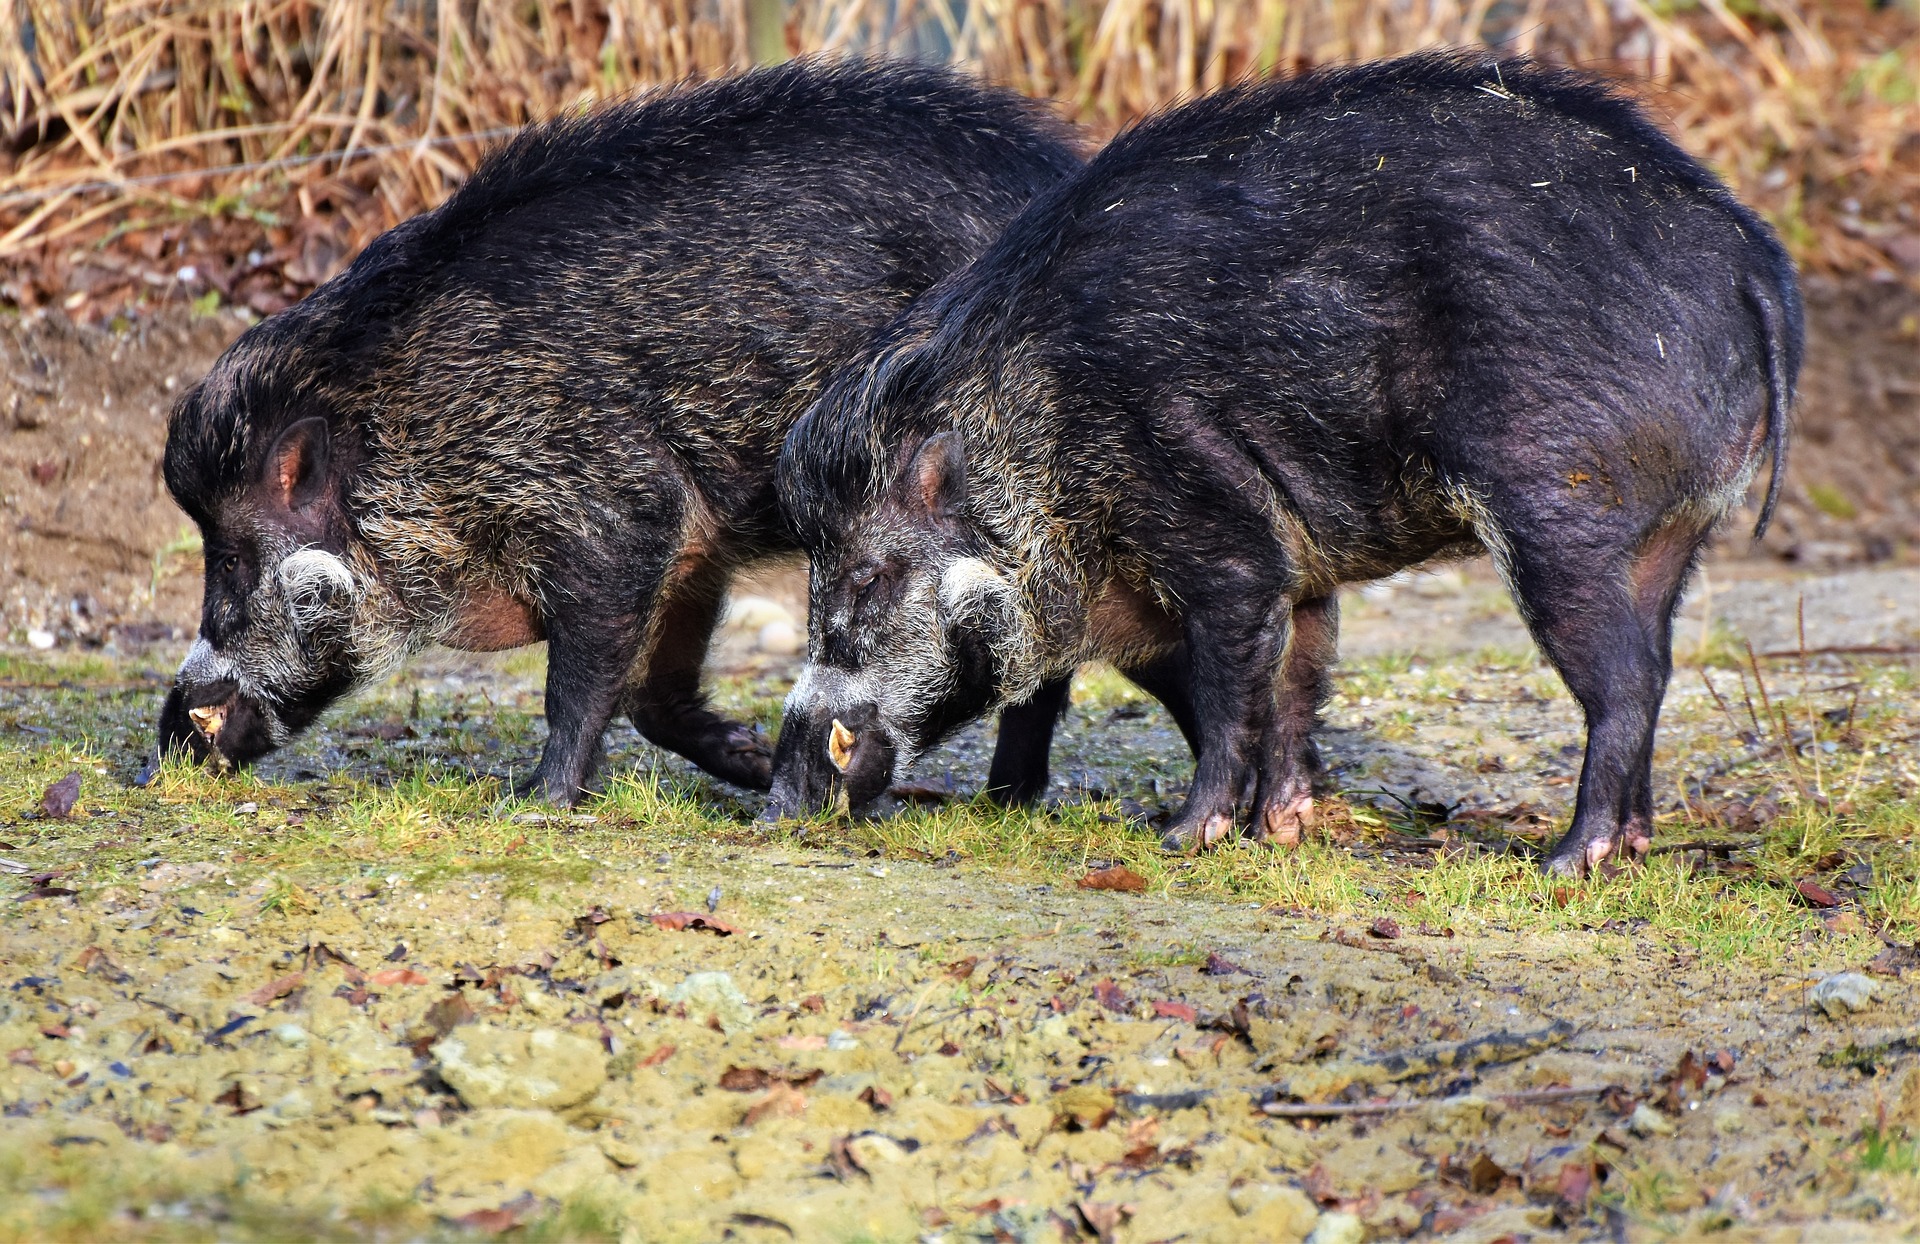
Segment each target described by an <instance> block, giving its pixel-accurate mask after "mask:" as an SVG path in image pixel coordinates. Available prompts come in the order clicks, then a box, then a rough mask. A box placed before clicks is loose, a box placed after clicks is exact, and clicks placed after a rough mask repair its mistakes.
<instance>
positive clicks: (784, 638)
mask: <svg viewBox="0 0 1920 1244" xmlns="http://www.w3.org/2000/svg"><path fill="white" fill-rule="evenodd" d="M753 646H754V647H756V648H758V649H759V650H760V651H762V652H767V653H771V654H773V655H774V656H777V657H790V656H793V655H795V654H796V653H798V652H800V651H801V650H802V649H804V648H805V647H806V646H807V640H806V637H805V636H804V635H802V634H801V633H800V628H799V627H797V626H795V625H794V624H793V623H791V622H769V623H767V624H766V625H765V626H763V627H761V628H760V635H759V638H757V639H755V640H754V644H753Z"/></svg>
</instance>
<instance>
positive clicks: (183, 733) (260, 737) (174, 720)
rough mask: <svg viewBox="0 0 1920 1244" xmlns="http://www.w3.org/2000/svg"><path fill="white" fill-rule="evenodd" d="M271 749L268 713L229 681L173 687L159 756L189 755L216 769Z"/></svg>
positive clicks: (164, 711)
mask: <svg viewBox="0 0 1920 1244" xmlns="http://www.w3.org/2000/svg"><path fill="white" fill-rule="evenodd" d="M274 747H275V741H274V736H273V730H272V727H271V724H270V719H269V718H268V716H267V714H266V712H265V711H264V710H263V709H262V708H261V706H260V705H258V704H256V703H255V702H254V701H253V700H252V698H251V697H249V696H246V695H244V694H242V693H241V691H240V687H239V684H238V683H237V682H235V681H234V680H233V679H230V678H228V679H220V680H217V681H215V682H210V683H197V684H189V683H184V682H180V683H175V684H174V687H173V690H172V691H170V692H168V693H167V702H166V704H165V705H164V706H162V708H161V710H160V755H161V756H163V757H164V756H168V755H188V756H192V757H193V759H194V760H195V761H197V762H199V763H201V764H209V765H212V766H213V767H214V768H216V769H221V770H225V769H227V768H230V767H233V766H236V765H244V764H247V763H249V762H251V761H254V760H257V759H258V758H260V757H261V756H264V755H266V754H267V753H268V752H270V751H272V750H273V749H274Z"/></svg>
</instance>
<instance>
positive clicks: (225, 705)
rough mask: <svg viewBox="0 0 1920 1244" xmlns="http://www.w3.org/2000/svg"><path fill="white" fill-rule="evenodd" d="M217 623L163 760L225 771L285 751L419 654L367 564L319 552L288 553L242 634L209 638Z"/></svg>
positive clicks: (192, 653) (182, 688)
mask: <svg viewBox="0 0 1920 1244" xmlns="http://www.w3.org/2000/svg"><path fill="white" fill-rule="evenodd" d="M209 604H210V605H211V604H212V601H211V600H209ZM223 612H230V611H223ZM212 618H213V611H212V610H211V609H209V610H207V611H206V618H205V620H203V627H202V634H201V635H200V637H199V638H198V639H196V640H195V641H194V645H193V647H192V648H191V649H190V650H189V651H188V653H187V657H186V660H185V661H183V662H182V663H181V666H180V671H179V673H178V674H177V675H176V676H175V679H174V686H173V689H172V691H171V693H170V694H169V695H168V697H167V701H166V704H165V706H164V707H163V708H162V710H161V715H160V730H159V736H160V737H159V751H160V755H161V756H162V757H164V756H166V755H169V754H184V755H189V756H191V757H193V758H194V759H195V760H196V761H199V762H201V763H207V764H212V765H213V766H214V767H216V768H219V769H226V768H228V767H231V766H239V765H245V764H249V763H251V762H252V761H254V760H257V759H259V758H260V757H262V756H264V755H266V754H267V753H269V752H272V751H276V750H278V749H279V748H281V747H283V746H285V745H286V744H287V743H288V742H289V741H290V740H291V739H292V738H293V737H294V736H295V735H297V734H299V733H300V732H301V731H302V730H304V729H305V728H306V727H307V726H308V725H310V724H311V723H312V722H313V721H314V719H315V718H317V717H318V716H319V715H320V714H321V713H322V712H324V711H325V710H326V709H327V708H328V707H330V706H331V705H332V704H333V703H335V702H336V701H337V700H339V699H340V698H341V697H342V696H344V695H346V694H348V693H349V692H351V691H352V690H353V689H354V688H356V687H359V686H364V685H366V684H367V683H369V682H371V681H373V680H375V679H377V678H378V677H380V676H381V675H382V674H384V673H385V672H387V671H388V670H390V669H391V668H393V667H394V666H395V665H397V664H398V663H399V661H400V660H401V659H403V658H404V656H405V655H406V653H407V652H408V651H410V650H411V647H412V646H413V644H412V642H411V637H412V632H413V628H409V627H407V626H406V625H404V623H403V622H402V621H401V620H400V618H399V615H398V612H397V609H396V607H395V603H394V602H393V601H392V600H391V599H390V598H389V596H388V594H387V593H385V592H384V591H383V590H382V589H381V588H380V587H379V586H378V582H377V579H376V578H375V577H374V576H373V575H372V574H371V573H370V572H369V571H368V570H367V568H366V567H365V566H364V565H362V564H361V560H360V559H358V558H356V557H354V556H353V555H352V554H349V555H348V556H345V557H342V556H340V555H337V554H334V553H331V552H328V551H326V550H324V549H321V548H318V547H315V546H312V545H296V546H293V547H290V548H289V547H286V546H284V545H283V546H282V549H281V550H280V553H279V556H278V558H277V560H276V561H275V562H274V564H273V565H272V566H271V567H270V568H269V569H268V570H267V571H266V572H265V573H263V574H262V575H261V576H260V581H259V583H258V584H257V585H256V586H255V588H254V590H253V591H252V592H251V593H250V594H249V596H248V599H247V607H246V610H245V618H246V620H245V621H244V622H243V623H242V624H241V625H240V627H239V628H238V629H237V630H236V631H233V632H232V633H217V628H216V634H215V638H214V639H209V638H208V629H207V628H208V627H209V626H212V625H213V622H212ZM216 640H217V641H218V642H216Z"/></svg>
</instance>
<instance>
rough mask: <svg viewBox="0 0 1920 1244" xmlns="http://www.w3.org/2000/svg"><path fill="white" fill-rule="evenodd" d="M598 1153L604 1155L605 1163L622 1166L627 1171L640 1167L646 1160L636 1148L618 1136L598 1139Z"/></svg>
mask: <svg viewBox="0 0 1920 1244" xmlns="http://www.w3.org/2000/svg"><path fill="white" fill-rule="evenodd" d="M600 1152H602V1153H604V1154H606V1155H607V1161H609V1162H612V1163H613V1164H614V1165H615V1166H624V1167H627V1168H628V1169H632V1168H633V1167H636V1166H638V1165H640V1163H641V1162H642V1161H644V1160H645V1158H646V1155H645V1154H643V1153H641V1152H640V1150H639V1149H638V1148H636V1147H635V1146H633V1145H630V1144H628V1143H627V1142H626V1141H624V1140H621V1139H620V1138H619V1137H618V1136H602V1137H601V1138H600Z"/></svg>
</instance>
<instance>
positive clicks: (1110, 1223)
mask: <svg viewBox="0 0 1920 1244" xmlns="http://www.w3.org/2000/svg"><path fill="white" fill-rule="evenodd" d="M1073 1207H1074V1209H1076V1210H1078V1211H1079V1213H1080V1219H1081V1221H1082V1222H1084V1223H1086V1224H1087V1229H1088V1230H1090V1231H1092V1232H1093V1233H1094V1234H1095V1235H1096V1236H1098V1237H1099V1238H1100V1244H1110V1242H1111V1241H1112V1240H1113V1239H1114V1238H1115V1233H1116V1232H1117V1231H1119V1230H1120V1225H1121V1224H1122V1223H1124V1222H1126V1220H1127V1219H1129V1218H1131V1217H1133V1206H1131V1205H1114V1204H1112V1203H1110V1202H1105V1201H1076V1202H1074V1205H1073Z"/></svg>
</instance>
